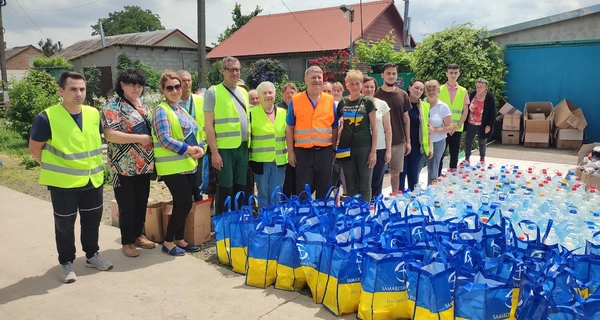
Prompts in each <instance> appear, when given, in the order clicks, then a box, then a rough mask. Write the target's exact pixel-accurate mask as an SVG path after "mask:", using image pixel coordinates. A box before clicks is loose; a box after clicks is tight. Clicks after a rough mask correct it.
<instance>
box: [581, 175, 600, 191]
mask: <svg viewBox="0 0 600 320" xmlns="http://www.w3.org/2000/svg"><path fill="white" fill-rule="evenodd" d="M584 176H585V181H584V180H583V178H582V179H581V180H582V181H584V183H585V189H586V190H588V189H589V188H590V187H591V186H596V187H597V188H600V174H589V173H584Z"/></svg>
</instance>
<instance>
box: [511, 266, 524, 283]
mask: <svg viewBox="0 0 600 320" xmlns="http://www.w3.org/2000/svg"><path fill="white" fill-rule="evenodd" d="M515 271H516V274H517V276H516V277H513V280H515V281H519V282H520V281H521V274H522V273H523V271H525V269H524V268H523V262H519V263H517V270H515Z"/></svg>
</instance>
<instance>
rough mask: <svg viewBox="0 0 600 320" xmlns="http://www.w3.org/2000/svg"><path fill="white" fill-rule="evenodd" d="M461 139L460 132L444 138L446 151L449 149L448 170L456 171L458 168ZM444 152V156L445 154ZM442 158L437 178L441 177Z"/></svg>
mask: <svg viewBox="0 0 600 320" xmlns="http://www.w3.org/2000/svg"><path fill="white" fill-rule="evenodd" d="M461 138H462V132H455V133H454V134H453V135H451V136H450V135H449V136H448V137H447V138H446V150H448V149H450V169H456V168H457V167H458V153H459V151H460V139H461ZM445 153H446V152H445V150H444V154H445ZM444 156H445V155H444ZM444 156H442V159H440V169H439V172H438V177H439V176H441V175H442V164H443V163H444Z"/></svg>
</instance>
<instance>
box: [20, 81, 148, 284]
mask: <svg viewBox="0 0 600 320" xmlns="http://www.w3.org/2000/svg"><path fill="white" fill-rule="evenodd" d="M85 88H86V87H85V77H84V76H83V75H82V74H80V73H76V72H70V71H69V72H65V73H63V74H62V75H61V76H60V80H59V89H58V91H59V93H60V95H61V96H62V97H63V102H62V103H61V104H56V105H54V106H51V107H49V108H47V109H46V110H44V111H42V112H41V113H40V114H38V115H37V116H36V117H35V119H34V120H33V125H32V127H31V134H30V139H29V151H30V152H31V155H32V156H33V158H34V159H35V160H36V161H37V162H38V163H39V164H40V165H41V166H42V168H41V170H40V184H42V185H46V186H48V189H49V190H50V197H51V199H52V208H53V211H54V231H55V234H56V248H57V250H58V261H59V263H60V264H61V266H62V269H61V274H60V279H61V281H63V282H64V283H71V282H74V281H75V280H76V279H77V276H76V275H75V272H74V271H73V266H72V263H73V261H74V260H75V221H76V219H77V212H79V215H80V219H81V244H82V246H83V251H85V256H86V267H91V268H96V269H98V270H102V271H106V270H110V269H112V267H113V265H112V263H110V262H109V261H108V260H106V259H104V258H103V257H101V256H100V255H99V254H98V250H99V249H100V248H99V247H98V228H99V227H100V220H102V203H103V199H102V191H103V190H102V185H103V184H104V165H103V160H102V138H101V133H102V126H101V124H100V115H99V113H98V110H96V109H94V108H93V107H90V106H86V105H82V103H83V101H84V99H85ZM146 142H147V144H149V143H150V142H151V138H150V136H148V141H146Z"/></svg>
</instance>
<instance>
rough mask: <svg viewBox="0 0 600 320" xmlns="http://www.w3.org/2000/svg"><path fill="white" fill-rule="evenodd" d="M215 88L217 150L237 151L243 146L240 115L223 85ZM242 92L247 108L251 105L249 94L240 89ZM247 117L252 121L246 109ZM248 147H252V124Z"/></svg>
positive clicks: (248, 135)
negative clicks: (236, 149)
mask: <svg viewBox="0 0 600 320" xmlns="http://www.w3.org/2000/svg"><path fill="white" fill-rule="evenodd" d="M214 88H215V109H214V115H215V136H216V140H217V148H219V149H235V148H238V147H239V146H240V145H241V144H242V125H241V124H240V118H239V114H238V112H237V109H236V107H235V103H234V99H235V98H234V97H232V96H231V94H230V93H229V91H227V89H226V88H225V86H224V85H223V84H222V83H221V84H218V85H216V86H214ZM239 90H240V91H241V92H242V96H243V99H244V100H243V101H242V102H244V104H245V106H244V107H245V108H247V106H249V105H250V102H249V100H248V92H246V90H244V89H243V88H239ZM246 117H247V118H248V119H250V113H249V112H248V109H246ZM247 137H248V145H250V124H248V132H247Z"/></svg>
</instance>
